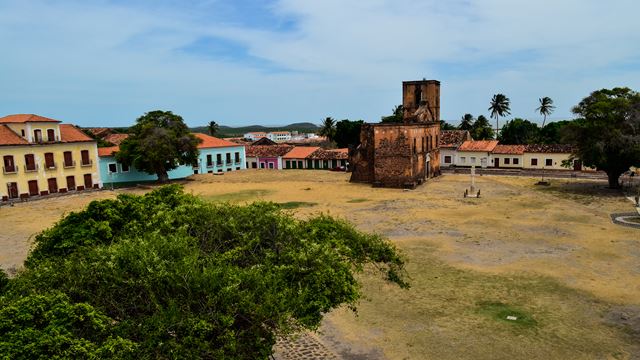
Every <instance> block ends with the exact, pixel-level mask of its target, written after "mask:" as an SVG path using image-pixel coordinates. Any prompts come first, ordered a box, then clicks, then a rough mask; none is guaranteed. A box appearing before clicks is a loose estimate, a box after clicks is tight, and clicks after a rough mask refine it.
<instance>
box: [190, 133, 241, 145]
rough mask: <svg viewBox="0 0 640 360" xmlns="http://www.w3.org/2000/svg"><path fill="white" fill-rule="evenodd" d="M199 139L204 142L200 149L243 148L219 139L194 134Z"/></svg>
mask: <svg viewBox="0 0 640 360" xmlns="http://www.w3.org/2000/svg"><path fill="white" fill-rule="evenodd" d="M193 135H195V136H196V137H197V138H198V139H201V140H202V142H201V143H200V144H199V145H198V149H209V148H221V147H229V146H241V145H238V144H236V143H234V142H231V141H227V140H223V139H218V138H217V137H213V136H209V135H205V134H201V133H194V134H193Z"/></svg>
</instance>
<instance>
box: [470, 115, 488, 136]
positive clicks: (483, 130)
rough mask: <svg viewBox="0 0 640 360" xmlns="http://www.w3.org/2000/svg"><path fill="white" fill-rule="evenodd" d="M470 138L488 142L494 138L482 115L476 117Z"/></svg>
mask: <svg viewBox="0 0 640 360" xmlns="http://www.w3.org/2000/svg"><path fill="white" fill-rule="evenodd" d="M471 137H472V138H473V139H474V140H489V139H493V138H494V131H493V129H492V128H491V124H489V120H487V118H486V117H484V115H480V116H478V118H477V119H476V121H474V122H473V126H472V127H471Z"/></svg>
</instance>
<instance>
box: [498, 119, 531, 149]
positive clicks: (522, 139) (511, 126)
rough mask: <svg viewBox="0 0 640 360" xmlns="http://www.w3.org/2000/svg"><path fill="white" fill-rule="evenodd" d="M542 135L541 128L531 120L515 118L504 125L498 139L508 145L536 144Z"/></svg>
mask: <svg viewBox="0 0 640 360" xmlns="http://www.w3.org/2000/svg"><path fill="white" fill-rule="evenodd" d="M539 136H540V128H539V127H538V125H537V124H534V123H532V122H531V121H529V120H524V119H520V118H515V119H513V120H511V121H507V123H506V124H504V125H503V126H502V130H501V131H500V135H498V140H500V143H502V144H506V145H523V144H524V145H526V144H535V143H536V142H537V141H538V139H539Z"/></svg>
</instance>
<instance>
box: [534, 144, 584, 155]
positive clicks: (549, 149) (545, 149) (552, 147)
mask: <svg viewBox="0 0 640 360" xmlns="http://www.w3.org/2000/svg"><path fill="white" fill-rule="evenodd" d="M526 147H527V148H526V149H525V152H529V153H547V154H570V153H571V152H572V151H573V146H571V145H569V144H532V145H527V146H526Z"/></svg>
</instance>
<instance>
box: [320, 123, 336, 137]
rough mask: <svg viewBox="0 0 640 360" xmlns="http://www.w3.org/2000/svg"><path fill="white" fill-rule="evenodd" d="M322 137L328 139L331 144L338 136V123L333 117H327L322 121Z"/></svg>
mask: <svg viewBox="0 0 640 360" xmlns="http://www.w3.org/2000/svg"><path fill="white" fill-rule="evenodd" d="M320 135H321V136H324V137H326V138H327V140H329V141H330V142H331V141H333V139H334V138H335V136H336V121H335V120H334V119H333V118H332V117H326V118H325V119H324V120H323V121H322V126H321V127H320Z"/></svg>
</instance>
